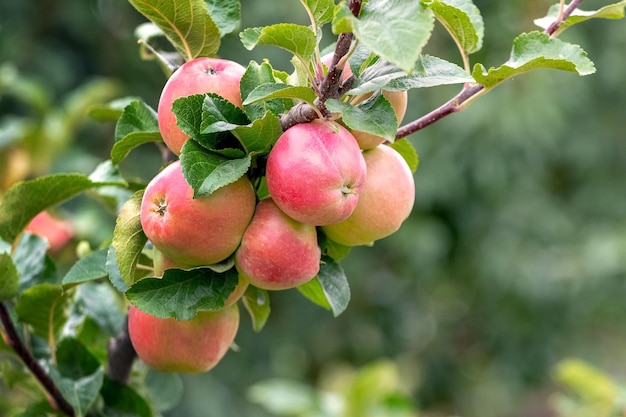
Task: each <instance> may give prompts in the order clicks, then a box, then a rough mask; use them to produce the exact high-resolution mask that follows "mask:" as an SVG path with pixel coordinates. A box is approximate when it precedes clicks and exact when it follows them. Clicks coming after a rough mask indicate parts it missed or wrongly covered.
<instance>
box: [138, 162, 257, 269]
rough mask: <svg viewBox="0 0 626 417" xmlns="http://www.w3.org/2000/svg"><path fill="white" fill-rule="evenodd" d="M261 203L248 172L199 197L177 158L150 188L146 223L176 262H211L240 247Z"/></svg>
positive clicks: (153, 238) (143, 213)
mask: <svg viewBox="0 0 626 417" xmlns="http://www.w3.org/2000/svg"><path fill="white" fill-rule="evenodd" d="M255 205H256V194H255V192H254V189H253V187H252V184H251V183H250V180H249V179H248V177H246V176H243V177H241V178H240V179H238V180H237V181H235V182H233V183H231V184H228V185H226V186H224V187H222V188H219V189H218V190H216V191H215V192H214V193H212V194H211V195H209V196H206V197H199V198H195V199H194V198H193V189H192V188H191V186H189V184H187V181H186V180H185V178H184V176H183V173H182V170H181V165H180V161H176V162H173V163H172V164H170V165H169V166H167V167H166V168H165V169H163V170H162V171H161V172H160V173H158V174H157V175H156V176H155V177H154V178H153V179H152V180H151V181H150V183H149V184H148V186H147V187H146V190H145V193H144V196H143V200H142V203H141V213H140V219H141V226H142V228H143V231H144V233H145V234H146V236H147V237H148V239H149V240H150V241H151V242H152V244H153V245H154V247H156V248H157V249H158V250H159V251H161V252H163V254H164V255H165V256H166V257H168V258H170V259H171V260H172V261H173V262H175V263H177V264H180V265H187V266H202V265H211V264H215V263H218V262H221V261H223V260H224V259H226V258H228V257H229V256H230V255H232V254H233V253H234V252H235V250H236V249H237V247H238V246H239V243H240V242H241V237H242V236H243V233H244V231H245V230H246V227H247V226H248V223H250V220H251V219H252V215H253V213H254V208H255Z"/></svg>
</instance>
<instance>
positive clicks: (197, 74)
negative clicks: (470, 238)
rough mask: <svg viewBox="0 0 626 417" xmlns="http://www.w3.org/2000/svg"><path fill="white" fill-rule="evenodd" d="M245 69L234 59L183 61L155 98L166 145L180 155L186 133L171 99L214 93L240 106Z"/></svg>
mask: <svg viewBox="0 0 626 417" xmlns="http://www.w3.org/2000/svg"><path fill="white" fill-rule="evenodd" d="M245 72H246V69H245V68H244V67H243V66H241V65H239V64H238V63H236V62H233V61H229V60H226V59H219V58H196V59H193V60H191V61H188V62H186V63H184V64H183V65H182V66H181V67H180V68H178V69H177V70H176V71H175V72H174V73H173V74H172V76H171V77H170V78H169V80H167V83H166V84H165V87H163V91H162V92H161V98H160V99H159V107H158V120H159V130H160V131H161V136H162V137H163V141H165V144H166V145H167V147H168V148H169V149H170V150H171V151H172V152H173V153H175V154H176V155H180V150H181V149H182V147H183V144H184V143H185V141H186V140H187V139H189V137H188V136H187V135H185V134H184V133H183V132H182V131H181V130H180V129H179V128H178V126H177V125H176V116H175V115H174V113H173V112H172V104H173V103H174V100H176V99H178V98H181V97H187V96H190V95H193V94H205V93H215V94H219V95H220V96H222V97H224V98H225V99H226V100H228V101H230V102H231V103H233V104H234V105H235V106H238V107H241V93H240V90H239V82H240V81H241V77H242V76H243V74H244V73H245Z"/></svg>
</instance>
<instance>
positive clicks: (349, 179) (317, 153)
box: [266, 119, 366, 226]
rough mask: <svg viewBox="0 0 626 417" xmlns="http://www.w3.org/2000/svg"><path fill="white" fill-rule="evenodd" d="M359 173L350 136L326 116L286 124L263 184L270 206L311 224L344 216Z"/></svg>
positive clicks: (351, 205) (362, 178)
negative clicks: (265, 186) (325, 117)
mask: <svg viewBox="0 0 626 417" xmlns="http://www.w3.org/2000/svg"><path fill="white" fill-rule="evenodd" d="M365 176H366V171H365V161H364V160H363V156H362V155H361V151H360V149H359V147H358V145H357V143H356V141H355V140H354V137H353V136H352V135H351V134H350V132H348V130H346V129H345V128H344V127H342V126H341V125H339V124H338V123H336V122H331V121H327V120H319V119H318V120H315V121H313V122H310V123H302V124H298V125H295V126H293V127H290V128H289V129H287V130H286V131H285V132H284V133H283V134H282V135H281V136H280V138H278V141H277V142H276V144H275V145H274V147H273V148H272V150H271V151H270V154H269V157H268V159H267V171H266V180H267V188H268V190H269V192H270V195H271V196H272V198H273V199H274V202H275V203H276V205H277V206H278V207H279V208H280V209H281V210H282V211H284V212H285V213H286V214H287V215H288V216H289V217H291V218H293V219H295V220H297V221H299V222H301V223H305V224H311V225H315V226H321V225H327V224H333V223H338V222H340V221H342V220H345V219H346V218H347V217H348V216H349V215H350V214H351V213H352V211H353V210H354V208H355V207H356V204H357V202H358V199H359V192H360V191H361V188H362V187H363V182H364V181H365Z"/></svg>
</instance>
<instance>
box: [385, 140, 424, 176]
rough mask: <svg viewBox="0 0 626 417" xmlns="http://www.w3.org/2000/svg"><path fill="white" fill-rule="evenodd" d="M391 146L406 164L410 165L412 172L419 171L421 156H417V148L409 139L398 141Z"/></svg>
mask: <svg viewBox="0 0 626 417" xmlns="http://www.w3.org/2000/svg"><path fill="white" fill-rule="evenodd" d="M389 146H391V147H392V148H393V149H395V150H396V152H398V153H399V154H400V155H402V157H403V158H404V160H405V161H406V163H407V164H408V165H409V168H410V169H411V172H415V171H416V170H417V167H418V166H419V163H420V160H419V156H418V155H417V150H416V149H415V146H413V144H412V143H411V142H410V141H409V140H408V139H407V138H402V139H399V140H396V141H395V142H393V143H391V144H389Z"/></svg>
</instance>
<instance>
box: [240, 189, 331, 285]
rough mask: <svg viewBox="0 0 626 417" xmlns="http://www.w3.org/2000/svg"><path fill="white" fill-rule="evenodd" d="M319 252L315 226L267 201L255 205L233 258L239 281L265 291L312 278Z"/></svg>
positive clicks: (317, 269)
mask: <svg viewBox="0 0 626 417" xmlns="http://www.w3.org/2000/svg"><path fill="white" fill-rule="evenodd" d="M320 256H321V251H320V248H319V246H318V245H317V232H316V230H315V226H311V225H307V224H303V223H299V222H297V221H295V220H293V219H292V218H290V217H288V216H287V215H286V214H285V213H283V212H282V211H281V210H280V209H279V208H278V206H276V204H275V203H274V201H272V199H271V198H267V199H265V200H262V201H260V202H259V204H258V205H257V208H256V211H255V213H254V217H252V222H250V225H249V226H248V229H247V230H246V233H244V235H243V239H242V241H241V246H239V249H237V252H236V255H235V265H236V267H237V270H238V271H239V276H240V278H241V277H243V278H244V279H245V280H246V281H249V282H250V283H251V284H252V285H254V286H256V287H258V288H262V289H266V290H284V289H288V288H294V287H297V286H298V285H301V284H304V283H305V282H307V281H309V280H311V279H312V278H314V277H315V276H316V275H317V273H318V271H319V268H320Z"/></svg>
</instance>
